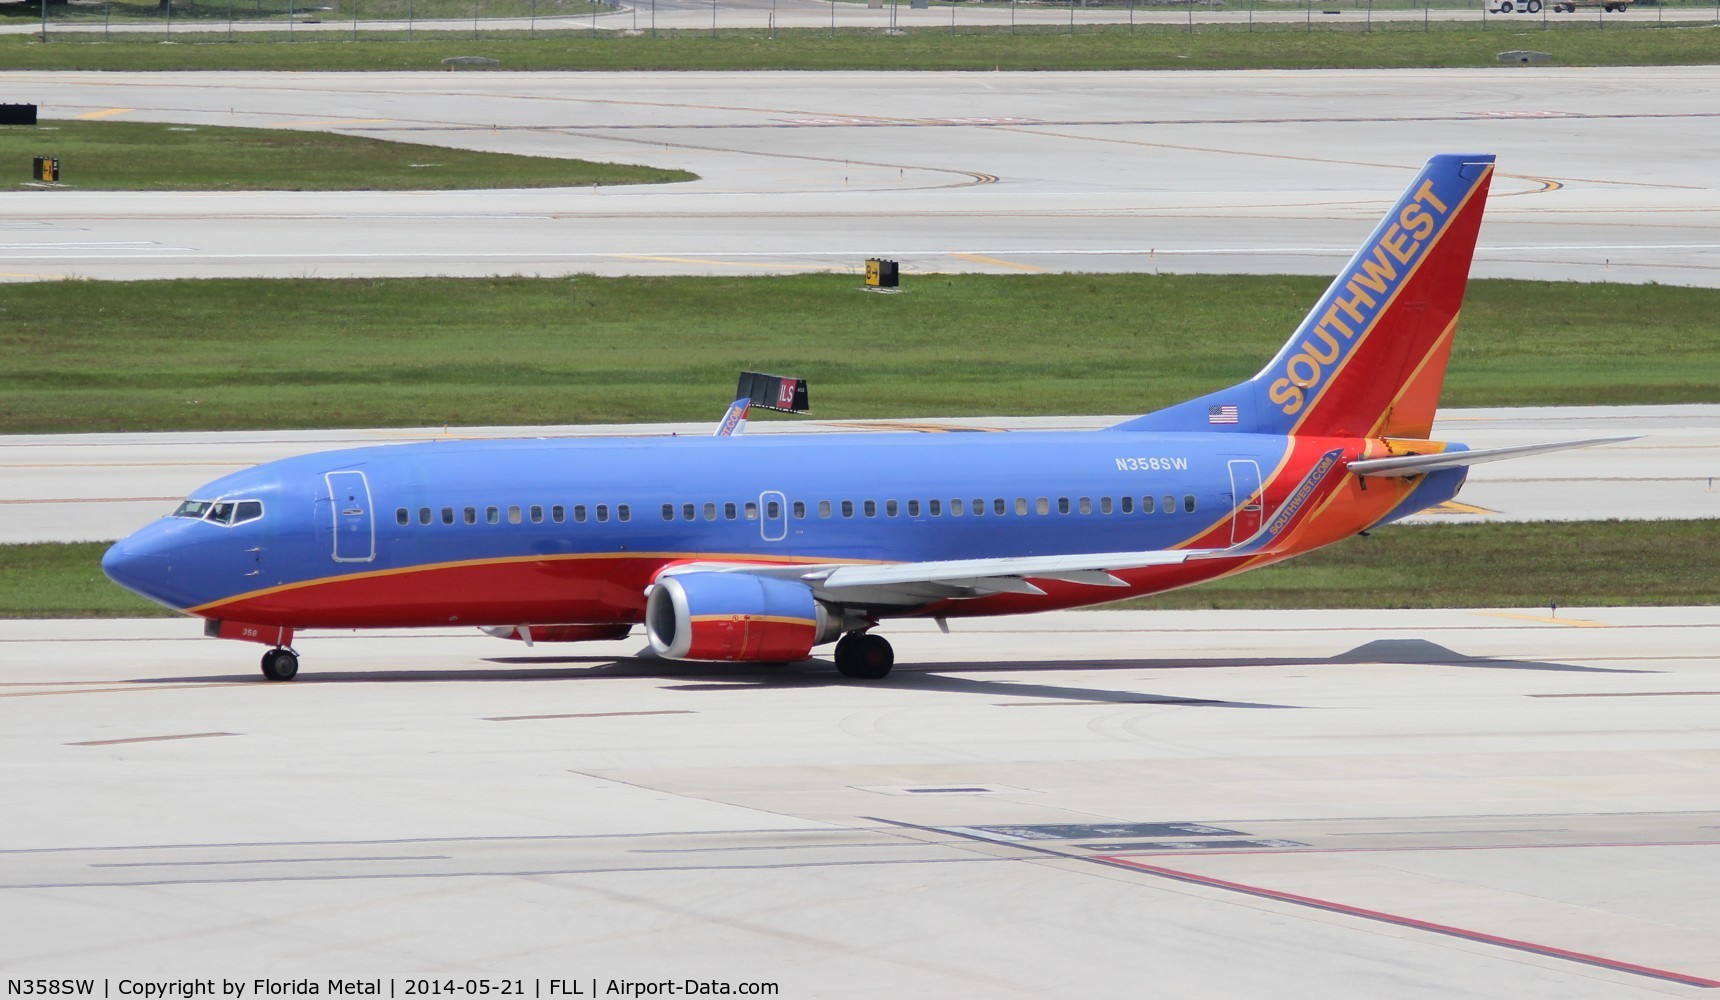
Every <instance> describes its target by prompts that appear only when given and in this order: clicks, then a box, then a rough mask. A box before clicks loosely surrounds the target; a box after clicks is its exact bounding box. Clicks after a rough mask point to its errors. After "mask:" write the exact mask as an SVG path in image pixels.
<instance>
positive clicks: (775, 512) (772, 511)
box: [764, 500, 782, 521]
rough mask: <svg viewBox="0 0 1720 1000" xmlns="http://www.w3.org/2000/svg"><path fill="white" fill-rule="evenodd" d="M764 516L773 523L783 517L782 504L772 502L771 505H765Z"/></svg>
mask: <svg viewBox="0 0 1720 1000" xmlns="http://www.w3.org/2000/svg"><path fill="white" fill-rule="evenodd" d="M764 516H765V517H768V518H770V519H771V520H772V521H774V520H776V519H777V518H779V517H781V516H782V503H781V502H780V501H777V500H772V501H770V502H769V503H766V504H765V505H764Z"/></svg>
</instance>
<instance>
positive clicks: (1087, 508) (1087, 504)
mask: <svg viewBox="0 0 1720 1000" xmlns="http://www.w3.org/2000/svg"><path fill="white" fill-rule="evenodd" d="M1079 510H1080V511H1081V513H1083V514H1091V513H1093V498H1092V497H1082V498H1081V500H1080V507H1079Z"/></svg>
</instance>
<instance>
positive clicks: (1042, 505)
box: [1033, 497, 1051, 514]
mask: <svg viewBox="0 0 1720 1000" xmlns="http://www.w3.org/2000/svg"><path fill="white" fill-rule="evenodd" d="M1033 509H1034V511H1035V512H1036V513H1040V514H1049V513H1051V501H1049V500H1047V499H1045V498H1044V497H1040V498H1039V499H1038V500H1035V501H1033Z"/></svg>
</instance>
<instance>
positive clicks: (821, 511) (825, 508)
mask: <svg viewBox="0 0 1720 1000" xmlns="http://www.w3.org/2000/svg"><path fill="white" fill-rule="evenodd" d="M818 516H819V517H829V516H830V501H828V500H820V501H818Z"/></svg>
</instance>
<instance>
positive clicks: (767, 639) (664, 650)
mask: <svg viewBox="0 0 1720 1000" xmlns="http://www.w3.org/2000/svg"><path fill="white" fill-rule="evenodd" d="M840 625H841V616H839V615H832V614H831V613H830V611H829V610H828V609H827V608H825V607H824V605H822V604H820V603H819V602H818V600H817V599H816V598H814V597H813V596H812V588H811V587H808V586H807V585H806V584H804V583H800V582H799V581H796V580H775V579H771V578H769V577H763V576H754V575H752V574H751V573H685V574H681V575H679V576H665V577H662V578H660V579H659V580H658V581H657V584H656V586H654V587H653V588H651V596H650V597H649V598H648V599H647V600H646V603H645V630H646V632H647V633H648V634H649V635H650V637H651V648H652V649H653V650H655V651H656V652H657V655H658V656H663V657H667V658H668V659H671V660H727V661H731V662H732V661H737V660H738V661H749V662H754V663H788V662H792V661H794V660H804V659H806V657H807V656H808V655H809V654H811V652H812V647H813V646H816V645H818V644H819V643H821V642H829V641H830V640H831V639H834V638H836V637H837V635H838V634H839V633H840Z"/></svg>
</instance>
